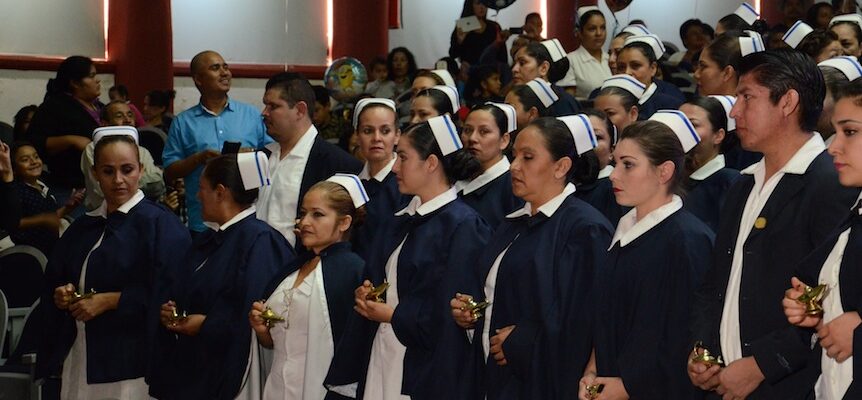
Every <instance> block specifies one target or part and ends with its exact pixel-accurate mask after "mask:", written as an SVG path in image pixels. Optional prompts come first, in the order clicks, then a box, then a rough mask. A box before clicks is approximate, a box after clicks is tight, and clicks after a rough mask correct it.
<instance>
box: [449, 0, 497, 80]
mask: <svg viewBox="0 0 862 400" xmlns="http://www.w3.org/2000/svg"><path fill="white" fill-rule="evenodd" d="M487 15H488V6H486V5H485V3H483V2H481V1H479V0H464V7H463V9H462V10H461V18H466V17H471V16H475V17H476V18H477V19H478V20H479V29H476V30H472V31H470V32H464V31H462V30H461V28H459V27H455V29H454V30H453V31H452V38H451V40H450V44H449V55H450V56H452V57H454V58H458V59H460V60H461V61H462V62H466V63H468V64H470V65H478V61H479V56H480V55H481V54H482V51H483V50H485V48H486V47H488V46H490V45H491V44H492V43H494V42H495V41H497V40H499V37H500V31H501V28H500V25H499V24H497V23H496V22H494V21H491V20H489V19H487V18H486V17H487Z"/></svg>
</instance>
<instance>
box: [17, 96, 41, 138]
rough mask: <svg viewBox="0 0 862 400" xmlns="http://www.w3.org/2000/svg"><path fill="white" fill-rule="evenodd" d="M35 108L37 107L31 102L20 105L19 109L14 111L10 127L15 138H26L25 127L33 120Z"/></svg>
mask: <svg viewBox="0 0 862 400" xmlns="http://www.w3.org/2000/svg"><path fill="white" fill-rule="evenodd" d="M37 108H39V107H37V106H36V105H34V104H31V105H29V106H24V107H21V109H20V110H18V112H17V113H15V118H14V119H13V121H14V125H13V128H12V132H13V135H14V139H15V140H26V137H27V129H28V128H29V127H30V121H31V120H33V114H35V113H36V109H37Z"/></svg>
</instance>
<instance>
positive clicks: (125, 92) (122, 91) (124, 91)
mask: <svg viewBox="0 0 862 400" xmlns="http://www.w3.org/2000/svg"><path fill="white" fill-rule="evenodd" d="M108 92H109V93H110V92H117V94H118V95H120V96H121V97H122V98H124V99H128V98H129V88H127V87H126V85H114V86H111V88H110V89H108Z"/></svg>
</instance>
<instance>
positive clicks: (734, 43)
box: [705, 31, 743, 71]
mask: <svg viewBox="0 0 862 400" xmlns="http://www.w3.org/2000/svg"><path fill="white" fill-rule="evenodd" d="M742 35H743V33H742V32H740V31H727V32H724V33H722V34H721V35H718V37H717V38H715V39H714V40H713V41H712V42H711V43H710V44H708V45H707V46H706V48H705V49H709V54H710V59H712V61H715V63H716V64H718V67H719V68H720V69H724V68H725V67H727V66H728V65H730V66H731V67H733V69H734V70H737V71H739V62H740V61H741V60H742V51H741V50H740V48H739V37H740V36H742Z"/></svg>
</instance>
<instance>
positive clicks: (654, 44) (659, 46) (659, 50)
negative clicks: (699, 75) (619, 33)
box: [623, 34, 665, 58]
mask: <svg viewBox="0 0 862 400" xmlns="http://www.w3.org/2000/svg"><path fill="white" fill-rule="evenodd" d="M638 42H640V43H645V44H647V45H648V46H649V47H651V48H652V51H653V53H655V58H661V56H663V55H664V51H665V49H664V44H663V43H662V42H661V39H660V38H659V37H658V36H656V35H653V34H649V35H635V36H629V37H627V38H626V41H625V44H624V45H623V46H628V45H630V44H632V43H638Z"/></svg>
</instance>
